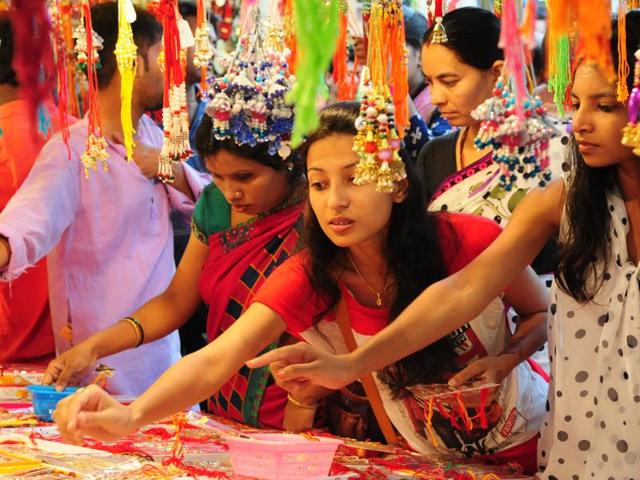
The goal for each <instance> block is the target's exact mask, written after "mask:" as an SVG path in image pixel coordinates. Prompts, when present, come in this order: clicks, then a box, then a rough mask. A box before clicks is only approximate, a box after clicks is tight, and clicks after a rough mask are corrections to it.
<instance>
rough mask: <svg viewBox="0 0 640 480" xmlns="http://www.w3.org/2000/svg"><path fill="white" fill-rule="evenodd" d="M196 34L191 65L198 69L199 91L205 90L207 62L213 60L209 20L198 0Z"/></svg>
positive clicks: (200, 1) (201, 0)
mask: <svg viewBox="0 0 640 480" xmlns="http://www.w3.org/2000/svg"><path fill="white" fill-rule="evenodd" d="M197 23H198V26H197V27H196V32H195V35H194V42H195V51H194V54H193V64H194V65H195V66H196V68H199V69H200V90H201V91H202V92H205V91H206V90H207V70H208V69H209V62H210V61H211V59H212V58H213V49H212V48H211V40H210V38H209V28H210V27H209V20H208V19H207V11H206V8H205V6H204V0H198V14H197Z"/></svg>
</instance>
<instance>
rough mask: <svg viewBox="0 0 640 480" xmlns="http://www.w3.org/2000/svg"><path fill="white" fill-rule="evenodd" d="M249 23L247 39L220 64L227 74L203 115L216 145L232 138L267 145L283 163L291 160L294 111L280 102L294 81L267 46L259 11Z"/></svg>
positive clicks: (216, 84)
mask: <svg viewBox="0 0 640 480" xmlns="http://www.w3.org/2000/svg"><path fill="white" fill-rule="evenodd" d="M252 19H253V22H252V23H253V27H252V29H251V34H250V35H248V34H247V33H244V34H243V35H242V36H241V38H240V41H239V42H238V46H237V47H236V50H235V51H234V52H233V53H232V54H231V55H228V56H227V57H226V58H225V59H223V61H222V62H223V65H224V66H225V68H226V74H225V75H224V76H222V77H220V78H217V79H216V80H215V81H214V83H213V85H212V95H213V98H212V99H211V101H210V102H209V104H208V105H207V108H206V112H207V114H208V115H209V116H210V117H211V118H212V119H213V131H212V135H213V136H214V137H215V138H216V139H218V140H226V139H228V138H233V139H234V141H235V142H236V143H237V144H238V145H245V144H247V145H250V146H252V147H253V146H256V145H257V144H259V143H268V146H269V153H270V154H271V155H275V154H276V153H277V154H278V155H279V156H280V157H281V158H282V159H286V158H288V157H289V155H290V154H291V147H290V136H291V129H292V127H293V109H292V107H291V106H290V105H288V104H287V103H286V102H285V99H284V96H285V94H286V93H287V92H288V91H289V90H290V89H291V85H292V82H293V81H294V77H293V75H288V73H287V69H288V67H287V61H286V57H285V55H284V53H283V52H282V51H277V50H275V49H273V48H269V47H268V46H267V44H266V42H265V36H264V29H263V25H262V23H261V19H260V10H259V9H258V8H254V10H253V12H252Z"/></svg>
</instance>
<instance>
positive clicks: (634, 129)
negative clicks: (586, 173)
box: [622, 50, 640, 156]
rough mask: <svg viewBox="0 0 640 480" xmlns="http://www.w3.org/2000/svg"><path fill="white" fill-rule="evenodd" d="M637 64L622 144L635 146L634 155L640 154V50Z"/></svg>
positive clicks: (637, 53)
mask: <svg viewBox="0 0 640 480" xmlns="http://www.w3.org/2000/svg"><path fill="white" fill-rule="evenodd" d="M635 57H636V64H635V66H634V70H633V90H631V95H630V96H629V101H628V104H627V108H628V111H629V123H627V125H626V126H625V127H624V128H623V130H622V144H623V145H626V146H627V147H632V148H633V153H634V155H638V156H640V123H639V122H638V120H639V119H640V117H639V116H640V50H637V51H636V52H635Z"/></svg>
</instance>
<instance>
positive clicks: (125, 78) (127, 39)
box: [115, 0, 138, 161]
mask: <svg viewBox="0 0 640 480" xmlns="http://www.w3.org/2000/svg"><path fill="white" fill-rule="evenodd" d="M135 21H136V11H135V9H134V8H133V3H132V2H131V0H118V41H117V42H116V49H115V55H116V61H117V62H118V71H119V72H120V103H121V105H120V122H121V123H122V134H123V139H124V146H125V149H126V151H127V160H129V161H131V160H133V147H134V143H133V134H134V133H135V130H134V126H133V117H132V114H131V100H132V97H133V82H134V78H135V75H136V58H137V52H138V47H136V44H135V43H134V41H133V31H132V30H131V24H132V23H133V22H135Z"/></svg>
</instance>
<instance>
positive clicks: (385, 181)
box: [353, 68, 407, 192]
mask: <svg viewBox="0 0 640 480" xmlns="http://www.w3.org/2000/svg"><path fill="white" fill-rule="evenodd" d="M362 76H363V80H364V84H363V89H362V102H361V104H360V115H359V117H358V119H357V120H356V130H357V131H358V133H357V135H356V137H355V139H354V141H353V150H354V151H355V152H356V153H357V154H358V155H359V156H360V161H359V162H358V164H357V165H356V172H355V181H354V183H356V184H358V185H364V184H367V183H374V184H375V185H376V190H378V191H381V192H392V191H393V189H394V187H395V184H396V182H398V181H400V180H402V179H403V178H405V177H406V176H407V174H406V172H405V167H404V163H403V161H402V159H401V158H400V155H399V151H400V146H401V143H402V141H401V140H400V136H399V134H398V130H397V128H396V124H395V106H394V104H393V101H392V99H391V96H390V95H389V90H388V88H387V87H386V86H384V85H383V86H382V87H378V88H376V87H375V86H374V85H372V83H371V81H370V80H369V78H368V77H369V74H368V70H367V69H366V68H365V69H363V72H362Z"/></svg>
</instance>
